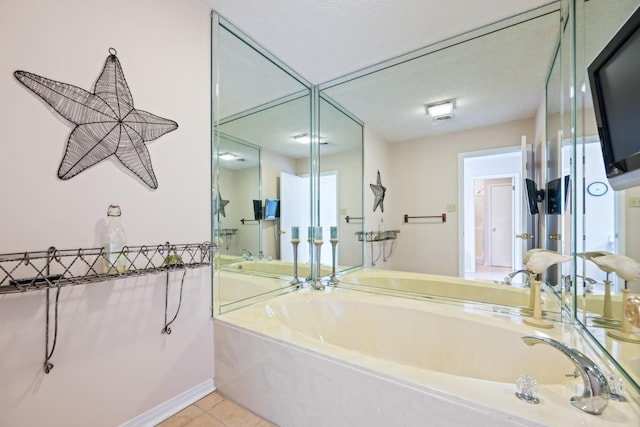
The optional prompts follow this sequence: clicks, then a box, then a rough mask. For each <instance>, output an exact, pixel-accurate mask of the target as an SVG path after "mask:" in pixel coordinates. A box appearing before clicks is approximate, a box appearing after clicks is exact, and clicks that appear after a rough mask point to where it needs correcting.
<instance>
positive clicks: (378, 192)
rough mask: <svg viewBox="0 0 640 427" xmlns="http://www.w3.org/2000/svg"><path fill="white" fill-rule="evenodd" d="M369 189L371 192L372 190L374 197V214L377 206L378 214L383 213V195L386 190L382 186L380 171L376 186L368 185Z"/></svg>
mask: <svg viewBox="0 0 640 427" xmlns="http://www.w3.org/2000/svg"><path fill="white" fill-rule="evenodd" d="M369 187H371V190H373V195H374V196H375V200H374V201H373V211H374V212H375V211H376V209H377V208H378V206H380V212H384V193H385V192H386V191H387V189H386V188H385V187H383V186H382V180H381V179H380V171H378V180H377V184H369Z"/></svg>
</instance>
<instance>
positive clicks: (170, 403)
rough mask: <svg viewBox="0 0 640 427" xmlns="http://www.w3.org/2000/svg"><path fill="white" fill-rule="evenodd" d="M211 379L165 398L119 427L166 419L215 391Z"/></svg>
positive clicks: (136, 426)
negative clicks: (174, 395) (167, 398)
mask: <svg viewBox="0 0 640 427" xmlns="http://www.w3.org/2000/svg"><path fill="white" fill-rule="evenodd" d="M215 389H216V387H215V386H214V385H213V379H209V380H207V381H205V382H203V383H202V384H198V385H197V386H195V387H192V388H190V389H189V390H187V391H185V392H184V393H181V394H179V395H177V396H176V397H174V398H172V399H169V400H167V401H166V402H164V403H162V404H160V405H158V406H156V407H155V408H153V409H150V410H149V411H147V412H145V413H143V414H140V415H138V416H137V417H135V418H133V419H131V420H129V421H127V422H125V423H122V424H120V427H149V426H155V425H156V424H158V423H160V422H162V421H164V420H166V419H167V418H169V417H170V416H172V415H174V414H176V413H178V412H180V411H181V410H183V409H184V408H186V407H187V406H189V405H192V404H193V403H195V402H197V401H198V400H200V399H202V398H203V397H205V396H206V395H207V394H209V393H211V392H213V391H215Z"/></svg>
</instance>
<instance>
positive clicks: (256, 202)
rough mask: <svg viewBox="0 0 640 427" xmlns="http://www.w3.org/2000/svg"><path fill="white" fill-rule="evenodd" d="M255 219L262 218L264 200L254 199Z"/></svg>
mask: <svg viewBox="0 0 640 427" xmlns="http://www.w3.org/2000/svg"><path fill="white" fill-rule="evenodd" d="M253 219H256V220H258V219H262V200H254V201H253Z"/></svg>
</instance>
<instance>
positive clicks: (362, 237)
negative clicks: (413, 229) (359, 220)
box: [355, 230, 400, 266]
mask: <svg viewBox="0 0 640 427" xmlns="http://www.w3.org/2000/svg"><path fill="white" fill-rule="evenodd" d="M355 234H356V236H358V241H360V242H362V241H364V242H366V243H371V265H372V266H375V265H376V262H378V260H379V259H380V258H381V257H382V261H383V262H387V260H388V259H389V257H390V256H391V254H392V253H393V245H394V243H395V242H396V239H397V238H398V234H400V230H385V231H356V233H355ZM387 241H391V245H389V248H388V249H389V253H387V247H386V245H385V242H387ZM374 243H380V245H379V246H380V248H379V251H378V256H375V255H374V254H375V250H374Z"/></svg>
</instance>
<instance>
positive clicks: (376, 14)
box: [204, 0, 555, 84]
mask: <svg viewBox="0 0 640 427" xmlns="http://www.w3.org/2000/svg"><path fill="white" fill-rule="evenodd" d="M204 1H205V2H206V3H207V4H208V5H209V6H210V7H211V8H212V9H214V10H215V11H217V12H218V13H219V14H220V15H222V16H224V17H225V18H226V19H227V20H229V21H230V22H231V23H233V24H234V25H235V26H237V27H238V28H240V29H241V30H242V31H243V32H244V33H246V34H247V35H248V36H249V37H251V38H252V39H254V40H257V41H258V42H259V43H260V44H261V45H262V46H263V47H264V48H266V49H267V50H268V51H270V52H271V53H273V54H274V55H275V56H276V57H278V58H279V59H280V60H282V61H283V62H284V63H285V64H287V65H288V66H290V67H291V68H292V69H294V70H295V71H296V72H298V73H299V74H301V75H302V76H303V77H305V78H306V79H307V80H309V81H310V82H312V83H314V84H319V83H323V82H326V81H328V80H332V79H334V78H336V77H339V76H342V75H344V74H347V73H350V72H353V71H355V70H358V69H361V68H364V67H368V66H370V65H372V64H375V63H377V62H380V61H384V60H386V59H388V58H391V57H394V56H397V55H400V54H404V53H407V52H410V51H413V50H415V49H419V48H421V47H423V46H428V45H431V44H433V43H435V42H438V41H441V40H444V39H447V38H449V37H452V36H455V35H458V34H462V33H465V32H467V31H470V30H473V29H476V28H479V27H483V26H485V25H488V24H491V23H493V22H496V21H499V20H502V19H505V18H507V17H510V16H513V15H516V14H518V13H521V12H524V11H527V10H531V9H534V8H536V7H538V6H541V5H545V4H549V3H555V2H552V1H549V0H519V1H514V0H482V1H478V0H269V1H264V0H204Z"/></svg>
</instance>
